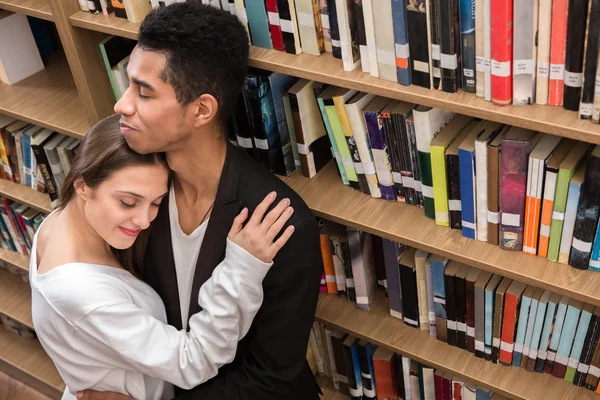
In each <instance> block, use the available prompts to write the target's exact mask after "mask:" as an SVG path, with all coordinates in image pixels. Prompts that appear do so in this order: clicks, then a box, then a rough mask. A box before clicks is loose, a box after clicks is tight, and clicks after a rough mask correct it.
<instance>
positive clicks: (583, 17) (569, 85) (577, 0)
mask: <svg viewBox="0 0 600 400" xmlns="http://www.w3.org/2000/svg"><path fill="white" fill-rule="evenodd" d="M568 14H569V15H568V22H567V44H566V46H567V47H566V49H567V51H566V55H565V81H564V93H563V107H564V108H565V109H567V110H571V111H578V110H579V100H580V99H581V81H582V72H583V52H584V44H585V43H584V42H585V28H586V27H587V23H586V22H587V14H588V0H569V13H568Z"/></svg>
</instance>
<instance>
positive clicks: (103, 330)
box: [75, 240, 273, 389]
mask: <svg viewBox="0 0 600 400" xmlns="http://www.w3.org/2000/svg"><path fill="white" fill-rule="evenodd" d="M272 265H273V263H268V264H267V263H263V262H262V261H260V260H258V259H256V258H254V257H252V256H251V255H250V254H249V253H247V252H246V251H245V250H244V249H242V248H241V247H239V246H237V245H236V244H234V243H233V242H231V241H229V240H228V242H227V248H226V257H225V259H224V260H223V262H222V263H221V264H219V265H218V266H217V267H216V268H215V270H214V271H213V274H212V276H211V278H210V279H209V280H207V281H206V282H205V284H204V285H202V287H201V288H200V293H199V297H198V302H199V304H200V306H201V307H202V309H203V310H202V311H201V312H199V313H197V314H195V315H193V316H192V317H191V319H190V322H189V328H190V330H189V332H187V333H186V331H185V330H181V331H180V330H177V329H176V328H174V327H172V326H170V325H167V324H166V323H163V322H162V321H159V320H157V319H156V318H154V317H152V316H151V315H150V314H148V313H147V312H146V311H145V310H143V309H141V308H140V307H138V306H137V305H135V304H134V303H133V302H131V301H129V300H128V299H123V296H120V297H121V300H115V301H113V302H112V303H108V304H104V305H102V306H100V307H98V308H96V309H94V310H93V311H91V312H89V313H88V314H87V315H86V316H85V317H83V318H82V319H80V320H79V321H78V322H77V324H76V326H75V334H76V335H79V336H80V338H81V339H82V340H81V343H83V346H84V347H86V348H87V349H88V350H89V349H94V350H95V353H96V354H102V360H96V361H98V362H99V363H100V365H102V366H106V365H108V366H109V367H112V368H115V369H125V370H131V371H138V372H141V373H143V374H145V375H148V376H151V377H154V378H157V379H161V380H164V381H168V382H171V383H173V384H175V385H177V386H179V387H182V388H192V387H194V386H197V385H198V384H200V383H202V382H205V381H206V380H208V379H210V378H212V377H213V376H215V375H216V374H217V371H218V368H219V367H220V366H222V365H224V364H227V363H230V362H231V361H232V360H233V359H234V358H235V354H236V348H237V343H238V341H239V340H240V339H242V338H243V337H244V336H245V335H246V333H247V332H248V330H249V329H250V326H251V324H252V321H253V319H254V317H255V315H256V313H257V312H258V310H259V308H260V305H261V304H262V300H263V289H262V281H263V279H264V277H265V275H266V274H267V272H268V270H269V268H270V267H271V266H272ZM104 294H105V295H107V294H108V295H109V294H110V292H105V293H104ZM86 348H82V349H80V350H81V351H82V352H84V354H85V353H86ZM83 389H85V388H83Z"/></svg>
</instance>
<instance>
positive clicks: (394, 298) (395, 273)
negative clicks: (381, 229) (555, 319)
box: [382, 238, 402, 319]
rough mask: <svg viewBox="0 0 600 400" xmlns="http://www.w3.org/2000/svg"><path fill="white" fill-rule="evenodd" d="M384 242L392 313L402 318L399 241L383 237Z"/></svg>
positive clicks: (384, 256) (384, 259)
mask: <svg viewBox="0 0 600 400" xmlns="http://www.w3.org/2000/svg"><path fill="white" fill-rule="evenodd" d="M382 244H383V262H384V265H385V274H386V277H387V292H388V303H389V306H390V315H391V316H392V317H394V318H398V319H402V290H401V289H400V270H399V268H398V259H399V257H400V251H399V249H398V243H396V242H394V241H392V240H389V239H385V238H384V239H382Z"/></svg>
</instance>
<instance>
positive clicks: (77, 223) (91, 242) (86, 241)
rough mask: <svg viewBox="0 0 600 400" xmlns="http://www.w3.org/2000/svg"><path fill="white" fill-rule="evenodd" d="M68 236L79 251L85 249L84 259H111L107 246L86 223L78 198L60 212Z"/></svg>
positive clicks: (82, 206)
mask: <svg viewBox="0 0 600 400" xmlns="http://www.w3.org/2000/svg"><path fill="white" fill-rule="evenodd" d="M60 217H62V218H64V221H65V223H66V228H67V232H68V234H69V236H71V238H72V241H73V242H74V244H76V245H77V248H79V249H85V257H86V258H92V257H93V258H96V257H98V258H101V259H104V258H106V257H107V256H108V257H110V258H112V252H111V250H110V246H109V244H108V243H107V242H106V241H105V240H104V239H103V238H102V237H101V236H100V235H99V234H98V232H96V230H94V228H92V226H91V225H90V224H89V223H88V221H87V218H86V216H85V212H84V202H83V200H81V199H79V198H75V199H73V200H72V201H70V202H69V203H68V204H67V205H66V207H65V208H64V209H63V210H62V212H61V215H60Z"/></svg>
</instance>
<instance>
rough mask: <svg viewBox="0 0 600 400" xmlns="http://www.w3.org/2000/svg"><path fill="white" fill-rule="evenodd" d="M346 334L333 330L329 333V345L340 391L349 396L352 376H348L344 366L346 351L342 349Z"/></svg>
mask: <svg viewBox="0 0 600 400" xmlns="http://www.w3.org/2000/svg"><path fill="white" fill-rule="evenodd" d="M347 336H348V335H346V334H345V333H343V332H341V331H338V330H334V331H333V332H332V334H331V347H332V350H333V358H334V360H335V367H336V371H337V380H338V382H339V386H340V393H342V394H345V395H347V396H349V395H350V385H349V380H350V379H352V377H350V378H349V377H348V375H347V373H348V372H347V370H348V368H347V367H346V352H345V349H344V341H345V340H346V337H347ZM352 376H354V375H352Z"/></svg>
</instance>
